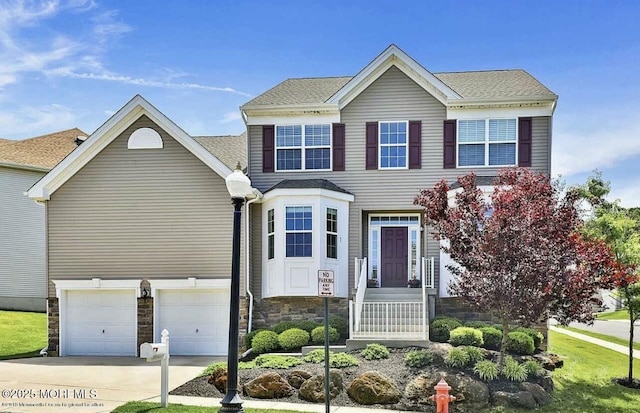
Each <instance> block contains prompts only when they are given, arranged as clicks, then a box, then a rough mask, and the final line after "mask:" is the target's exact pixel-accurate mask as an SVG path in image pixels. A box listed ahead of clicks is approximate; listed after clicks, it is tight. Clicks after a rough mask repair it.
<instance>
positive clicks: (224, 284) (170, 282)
mask: <svg viewBox="0 0 640 413" xmlns="http://www.w3.org/2000/svg"><path fill="white" fill-rule="evenodd" d="M148 281H149V285H150V286H151V297H155V296H156V291H157V290H187V289H193V290H197V289H207V290H209V289H228V288H231V278H195V277H189V278H173V279H166V280H148Z"/></svg>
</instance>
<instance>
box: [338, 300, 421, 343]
mask: <svg viewBox="0 0 640 413" xmlns="http://www.w3.org/2000/svg"><path fill="white" fill-rule="evenodd" d="M353 307H354V303H353V301H351V302H350V313H351V314H353V312H354V311H355V309H354V308H353ZM425 307H426V306H425V305H424V304H423V303H419V302H407V303H405V302H364V303H362V311H361V314H360V320H359V326H358V328H353V329H352V331H351V338H374V339H404V340H411V339H415V340H426V339H427V330H426V324H427V320H426V308H425ZM356 317H357V313H356Z"/></svg>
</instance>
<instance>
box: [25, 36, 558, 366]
mask: <svg viewBox="0 0 640 413" xmlns="http://www.w3.org/2000/svg"><path fill="white" fill-rule="evenodd" d="M556 102H557V96H556V95H555V94H554V93H553V92H551V91H550V90H549V89H547V88H546V87H545V86H544V85H542V84H541V83H540V82H539V81H537V80H536V79H535V78H534V77H533V76H531V75H530V74H529V73H527V72H526V71H524V70H519V69H516V70H496V71H479V72H452V73H431V72H429V71H428V70H427V69H426V68H425V67H423V66H422V65H421V64H419V63H418V62H416V61H415V60H414V59H413V58H411V57H410V56H408V55H407V54H406V53H404V52H403V51H402V50H401V49H399V48H398V47H397V46H395V45H391V46H389V47H388V48H387V49H385V50H384V51H383V52H382V53H381V54H380V55H378V56H377V57H376V58H375V59H373V60H372V61H371V62H370V63H369V64H367V65H366V66H365V67H364V68H363V69H362V70H361V71H360V72H358V73H357V74H356V75H355V76H353V77H327V78H298V79H288V80H285V81H283V82H282V83H280V84H278V85H275V86H274V87H273V88H271V89H269V90H267V91H266V92H264V93H262V94H261V95H259V96H257V97H255V98H253V99H252V100H250V101H249V102H247V103H246V104H244V105H243V106H242V107H241V108H240V110H241V112H242V117H243V119H244V121H245V123H246V133H245V134H243V135H240V136H238V137H225V138H220V137H218V138H210V137H209V138H208V137H195V138H194V137H191V136H189V135H188V134H186V133H185V132H184V131H183V130H182V129H180V128H179V127H178V126H177V125H175V124H174V123H173V122H172V121H171V120H170V119H169V118H167V117H166V116H165V115H164V114H162V113H161V112H160V111H158V110H157V109H156V108H155V107H153V106H152V105H151V104H150V103H149V102H147V101H146V100H144V99H143V98H142V97H140V96H136V97H134V98H133V99H132V100H131V101H130V102H129V103H127V104H126V105H125V106H124V107H123V108H122V109H121V110H120V111H118V112H117V113H116V114H115V115H114V116H113V117H112V118H111V119H109V120H108V121H107V122H106V123H105V124H104V125H103V126H101V127H100V128H99V129H98V130H97V131H96V132H94V133H93V134H92V135H91V136H90V137H89V138H88V139H87V141H86V142H85V143H84V144H83V145H82V146H80V148H79V149H78V150H76V151H75V152H74V153H73V154H72V156H70V157H68V158H67V159H65V160H64V161H63V162H61V163H60V164H58V165H57V166H56V167H55V168H54V169H53V170H52V171H51V172H50V173H49V174H47V175H46V176H45V177H44V178H43V179H42V180H41V181H39V182H38V183H37V184H36V185H34V187H33V188H31V189H30V190H29V196H30V197H31V198H33V199H35V200H37V201H39V202H41V203H43V204H44V205H45V208H46V214H47V223H46V230H47V240H48V249H47V265H48V274H47V297H48V309H49V349H50V350H57V351H58V352H59V354H61V355H80V354H103V355H135V354H136V349H137V348H138V347H137V346H138V345H139V344H140V343H142V342H144V341H152V340H156V341H157V340H159V334H160V331H162V329H164V328H167V329H168V330H169V331H170V332H171V340H172V353H174V354H185V355H192V354H220V355H222V354H226V346H227V331H228V323H229V319H228V304H229V286H230V270H231V237H232V234H231V232H232V228H231V225H232V219H231V217H232V211H233V207H232V204H231V202H230V196H229V194H228V192H227V190H226V188H225V183H224V179H225V177H226V176H228V175H229V174H230V173H231V171H232V168H234V166H235V165H236V163H237V162H238V161H240V162H241V166H242V168H243V169H245V170H246V173H247V174H248V175H249V177H250V178H251V181H252V186H253V187H254V193H253V195H252V196H251V197H250V199H249V200H248V202H247V203H246V204H245V206H244V208H243V225H242V268H241V273H242V280H241V299H242V300H241V320H240V326H241V329H242V331H243V332H246V331H248V330H251V329H255V328H259V327H263V326H270V325H273V324H275V323H277V322H279V321H282V320H294V319H317V320H320V319H321V318H322V316H323V310H322V300H321V298H319V297H318V293H319V291H318V273H319V271H333V273H334V277H335V288H334V291H335V297H333V298H331V299H330V311H331V312H332V313H334V314H339V315H342V316H344V317H347V318H348V319H349V324H350V337H351V339H377V340H384V339H401V340H405V341H406V340H425V339H428V323H429V320H430V319H432V318H433V316H434V315H435V314H436V311H440V310H441V309H442V308H445V307H446V306H445V303H446V302H447V301H448V300H449V297H448V293H447V291H446V285H447V283H448V282H449V280H450V278H451V275H450V274H449V273H448V271H447V270H446V268H445V264H446V262H447V257H446V256H443V255H442V254H441V252H440V244H439V243H438V242H437V241H434V240H433V238H432V237H431V235H430V234H429V228H428V227H425V226H424V225H423V216H422V210H421V208H419V207H417V206H415V205H414V204H413V200H414V197H415V196H416V195H417V194H418V193H419V191H420V189H422V188H425V187H430V186H433V185H434V184H435V183H436V182H437V181H439V180H441V179H446V180H448V181H449V182H451V183H452V184H453V183H455V181H456V180H457V178H458V176H460V175H464V174H467V173H469V172H471V171H474V172H476V173H477V174H478V175H479V176H480V178H479V181H480V182H483V183H484V184H485V185H486V186H487V188H489V190H490V187H491V184H492V178H491V177H492V176H494V175H496V173H497V171H498V169H499V168H502V167H510V166H523V167H529V168H533V169H535V170H537V171H541V172H544V173H549V171H550V152H551V125H552V117H553V112H554V109H555V106H556ZM412 280H416V281H412ZM409 284H415V285H416V286H417V287H418V288H407V287H408V285H409Z"/></svg>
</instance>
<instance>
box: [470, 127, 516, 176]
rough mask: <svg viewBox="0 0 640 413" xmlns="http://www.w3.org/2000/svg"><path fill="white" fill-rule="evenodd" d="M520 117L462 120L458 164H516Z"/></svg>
mask: <svg viewBox="0 0 640 413" xmlns="http://www.w3.org/2000/svg"><path fill="white" fill-rule="evenodd" d="M516 125H517V122H516V119H480V120H459V121H458V166H511V165H515V164H516V145H517V126H516Z"/></svg>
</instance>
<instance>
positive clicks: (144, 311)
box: [137, 297, 153, 351]
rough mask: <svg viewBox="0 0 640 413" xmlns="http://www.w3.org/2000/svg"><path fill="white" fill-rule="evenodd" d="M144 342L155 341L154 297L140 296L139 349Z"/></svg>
mask: <svg viewBox="0 0 640 413" xmlns="http://www.w3.org/2000/svg"><path fill="white" fill-rule="evenodd" d="M142 343H153V298H152V297H143V298H138V347H137V348H138V349H140V344H142ZM138 351H139V350H138Z"/></svg>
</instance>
